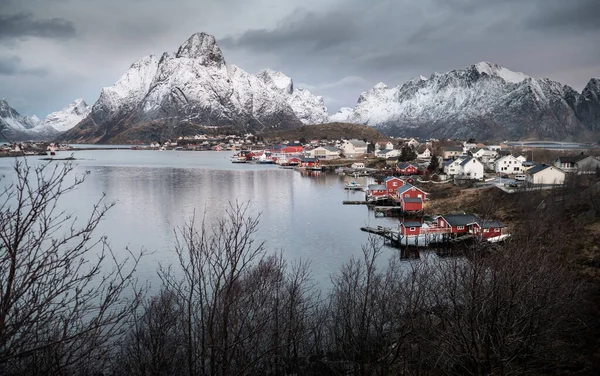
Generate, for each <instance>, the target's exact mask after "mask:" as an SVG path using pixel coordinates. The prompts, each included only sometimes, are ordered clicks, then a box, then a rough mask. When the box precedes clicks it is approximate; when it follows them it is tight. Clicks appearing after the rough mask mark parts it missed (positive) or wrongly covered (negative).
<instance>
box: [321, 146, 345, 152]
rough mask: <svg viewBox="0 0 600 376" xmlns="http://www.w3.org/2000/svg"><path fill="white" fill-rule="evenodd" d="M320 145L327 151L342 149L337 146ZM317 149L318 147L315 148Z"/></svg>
mask: <svg viewBox="0 0 600 376" xmlns="http://www.w3.org/2000/svg"><path fill="white" fill-rule="evenodd" d="M319 147H320V148H323V149H325V150H327V151H333V152H336V151H340V149H338V148H336V147H335V146H319ZM315 149H318V148H315Z"/></svg>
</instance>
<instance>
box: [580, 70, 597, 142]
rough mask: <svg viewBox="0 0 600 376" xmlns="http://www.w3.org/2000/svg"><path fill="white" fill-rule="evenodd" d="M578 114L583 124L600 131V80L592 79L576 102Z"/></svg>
mask: <svg viewBox="0 0 600 376" xmlns="http://www.w3.org/2000/svg"><path fill="white" fill-rule="evenodd" d="M576 109H577V114H578V116H579V118H580V119H581V121H582V122H583V124H584V125H585V126H586V127H587V128H588V129H590V130H592V131H594V132H598V131H600V78H592V79H591V80H590V81H589V82H588V84H587V85H586V87H585V88H584V89H583V91H582V92H581V95H580V96H579V97H578V98H577V100H576Z"/></svg>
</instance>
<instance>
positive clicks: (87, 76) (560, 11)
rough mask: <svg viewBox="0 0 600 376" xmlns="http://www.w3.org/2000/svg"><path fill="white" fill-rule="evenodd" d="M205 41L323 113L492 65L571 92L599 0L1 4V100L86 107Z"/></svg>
mask: <svg viewBox="0 0 600 376" xmlns="http://www.w3.org/2000/svg"><path fill="white" fill-rule="evenodd" d="M197 31H204V32H207V33H209V34H213V35H215V36H216V38H217V40H218V42H219V45H220V46H221V48H222V50H223V52H224V55H225V60H226V61H227V62H228V63H229V64H235V65H237V66H240V67H241V68H243V69H245V70H247V71H248V72H251V73H256V72H257V71H259V70H261V69H264V68H272V69H275V70H280V71H282V72H284V73H285V74H287V75H288V76H290V77H292V78H293V80H294V82H295V84H296V85H297V86H300V87H305V88H307V89H309V90H311V91H312V92H313V93H314V94H317V95H322V96H323V97H324V98H325V103H326V105H327V107H328V108H329V112H330V113H334V112H336V111H337V110H338V109H339V108H340V107H342V106H350V107H351V106H353V105H354V104H355V103H356V100H357V98H358V96H359V95H360V93H361V92H363V91H365V90H368V89H370V88H371V87H372V86H373V85H375V84H376V83H377V82H380V81H383V82H385V83H386V84H388V85H389V86H395V85H398V84H402V83H403V82H404V81H406V80H408V79H410V78H411V77H414V76H418V75H424V76H429V75H430V74H431V73H433V72H446V71H449V70H453V69H462V68H464V67H466V66H468V65H470V64H474V63H476V62H478V61H492V62H496V63H498V64H500V65H502V66H504V67H506V68H509V69H511V70H514V71H520V72H524V73H527V74H529V75H531V76H534V77H548V78H551V79H553V80H556V81H559V82H561V83H563V84H567V85H570V86H572V87H573V88H575V89H576V90H578V91H581V89H583V87H584V86H585V84H586V83H587V81H588V80H589V79H590V78H591V77H598V76H600V0H568V1H567V0H102V1H98V0H0V97H3V98H6V100H7V101H8V102H9V104H10V105H11V106H12V107H14V108H15V109H16V110H17V111H19V112H20V113H21V114H24V115H31V114H36V115H38V116H39V117H40V118H43V117H44V116H46V115H47V114H48V113H49V112H52V111H55V110H59V109H61V108H63V107H65V106H66V105H67V104H69V103H70V102H71V101H73V100H74V99H76V98H79V97H81V98H84V99H85V100H86V101H87V102H88V103H90V104H92V103H93V102H95V101H96V100H97V99H98V96H99V94H100V89H101V88H102V87H104V86H110V85H112V84H113V83H114V82H115V81H116V80H117V79H118V78H119V77H120V76H121V75H122V74H123V73H124V72H125V71H126V70H127V68H128V67H129V66H130V65H131V63H133V62H134V61H136V60H138V59H139V58H141V57H143V56H146V55H149V54H156V55H160V54H161V53H162V52H165V51H173V52H174V51H176V50H177V47H178V46H179V45H180V44H181V43H183V42H184V41H185V40H186V39H187V38H188V37H189V36H190V35H191V34H192V33H194V32H197Z"/></svg>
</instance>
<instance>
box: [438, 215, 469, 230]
mask: <svg viewBox="0 0 600 376" xmlns="http://www.w3.org/2000/svg"><path fill="white" fill-rule="evenodd" d="M476 222H477V216H476V215H475V214H450V215H440V216H439V217H438V218H437V225H438V227H440V228H448V227H450V228H451V229H452V230H451V233H452V234H468V233H469V228H470V227H471V225H472V224H473V223H476Z"/></svg>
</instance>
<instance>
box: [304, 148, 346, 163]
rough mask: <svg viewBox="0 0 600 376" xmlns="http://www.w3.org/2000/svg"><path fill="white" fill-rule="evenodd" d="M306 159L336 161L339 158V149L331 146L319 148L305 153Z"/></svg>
mask: <svg viewBox="0 0 600 376" xmlns="http://www.w3.org/2000/svg"><path fill="white" fill-rule="evenodd" d="M306 155H307V157H308V158H317V159H325V160H330V159H338V158H340V149H338V148H336V147H333V146H319V147H316V148H314V149H312V150H309V151H307V152H306Z"/></svg>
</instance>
